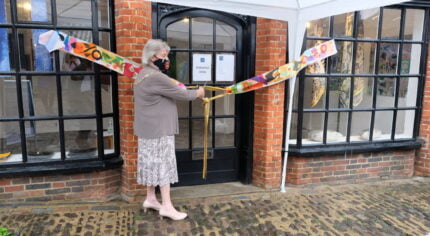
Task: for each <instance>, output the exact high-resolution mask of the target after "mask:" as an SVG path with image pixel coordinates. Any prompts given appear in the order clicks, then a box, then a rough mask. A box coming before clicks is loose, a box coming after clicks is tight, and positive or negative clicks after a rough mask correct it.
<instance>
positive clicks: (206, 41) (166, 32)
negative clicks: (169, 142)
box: [154, 4, 253, 185]
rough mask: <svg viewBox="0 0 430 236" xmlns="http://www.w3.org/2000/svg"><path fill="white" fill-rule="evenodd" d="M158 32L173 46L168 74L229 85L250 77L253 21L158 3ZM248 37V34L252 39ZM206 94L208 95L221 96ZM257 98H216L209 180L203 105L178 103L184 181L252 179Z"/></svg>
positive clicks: (184, 79)
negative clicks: (204, 172)
mask: <svg viewBox="0 0 430 236" xmlns="http://www.w3.org/2000/svg"><path fill="white" fill-rule="evenodd" d="M154 7H156V8H157V9H158V11H157V16H156V18H157V22H158V24H157V26H156V27H157V29H156V30H155V32H156V34H157V36H158V37H159V38H161V39H163V40H165V41H167V43H168V44H169V46H170V47H171V52H170V55H169V58H170V61H171V63H170V64H171V68H170V70H169V72H168V74H169V76H170V77H172V78H175V79H177V80H179V81H181V82H182V83H184V84H186V85H211V86H221V87H223V86H228V85H231V84H233V83H236V82H238V81H241V80H243V79H246V78H248V77H249V73H248V69H249V68H250V60H251V59H252V58H253V57H250V56H249V55H252V53H251V52H250V50H249V48H250V47H249V46H250V45H251V42H250V41H252V40H251V38H252V37H249V36H248V35H247V34H249V33H250V29H251V28H252V27H247V24H248V25H249V24H251V23H250V22H249V21H250V20H249V19H248V22H247V21H246V20H243V18H241V17H238V16H234V15H229V14H226V13H220V12H214V11H209V10H202V9H189V8H182V7H175V6H171V5H161V4H155V5H154ZM247 36H248V37H247ZM217 94H218V93H216V92H207V94H206V96H209V97H212V96H214V95H217ZM252 97H253V96H249V95H247V96H246V95H245V96H234V95H230V96H227V97H224V98H221V99H218V100H216V101H214V102H212V106H211V107H212V110H211V115H210V124H209V137H208V140H209V143H208V146H209V159H208V175H207V179H206V180H203V179H202V177H201V176H202V164H203V162H202V158H203V130H204V129H203V127H204V126H203V124H204V123H203V121H204V120H203V106H202V102H201V100H196V101H193V102H180V101H178V102H177V105H178V113H179V127H180V134H179V135H177V136H176V137H175V140H176V155H177V162H178V172H179V184H178V185H194V184H206V183H219V182H229V181H237V180H242V181H244V182H249V179H250V176H251V171H250V166H251V164H252V160H251V159H252V154H251V152H250V151H249V150H252V148H251V145H250V143H251V141H252V135H251V133H252V127H251V117H252V106H250V104H251V105H252V104H253V101H252Z"/></svg>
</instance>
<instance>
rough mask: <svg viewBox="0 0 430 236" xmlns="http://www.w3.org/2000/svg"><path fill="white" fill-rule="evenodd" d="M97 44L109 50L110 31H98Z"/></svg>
mask: <svg viewBox="0 0 430 236" xmlns="http://www.w3.org/2000/svg"><path fill="white" fill-rule="evenodd" d="M99 45H100V47H102V48H104V49H107V50H111V49H112V48H111V45H110V33H109V32H99Z"/></svg>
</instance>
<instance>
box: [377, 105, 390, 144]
mask: <svg viewBox="0 0 430 236" xmlns="http://www.w3.org/2000/svg"><path fill="white" fill-rule="evenodd" d="M392 122H393V111H376V112H375V124H374V128H373V137H372V139H373V140H384V139H391V129H392V126H393V124H392Z"/></svg>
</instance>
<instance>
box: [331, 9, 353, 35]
mask: <svg viewBox="0 0 430 236" xmlns="http://www.w3.org/2000/svg"><path fill="white" fill-rule="evenodd" d="M333 22H334V23H333V36H340V37H342V36H343V37H352V33H353V26H354V13H345V14H340V15H336V16H334V17H333Z"/></svg>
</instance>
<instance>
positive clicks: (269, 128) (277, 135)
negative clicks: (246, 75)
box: [252, 18, 287, 188]
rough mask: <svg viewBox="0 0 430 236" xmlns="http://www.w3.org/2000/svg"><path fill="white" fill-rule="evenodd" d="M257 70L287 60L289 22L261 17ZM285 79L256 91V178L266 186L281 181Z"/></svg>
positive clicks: (258, 24)
mask: <svg viewBox="0 0 430 236" xmlns="http://www.w3.org/2000/svg"><path fill="white" fill-rule="evenodd" d="M256 38H257V40H256V41H257V44H256V74H261V73H263V72H266V71H270V70H273V69H275V68H276V67H278V66H280V65H283V64H285V61H286V47H287V23H286V22H282V21H277V20H269V19H262V18H258V19H257V36H256ZM284 87H285V84H284V83H280V84H278V85H274V86H270V87H268V88H264V89H260V90H257V91H256V92H255V104H254V151H253V152H254V157H253V158H254V161H253V171H252V182H253V184H254V185H256V186H259V187H263V188H275V187H278V186H279V184H280V179H281V166H282V157H281V150H282V135H283V118H284Z"/></svg>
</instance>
